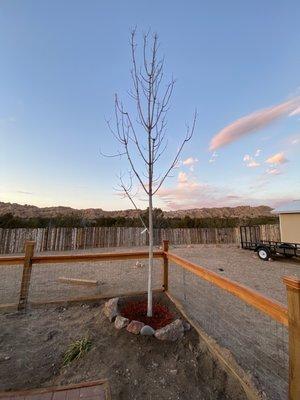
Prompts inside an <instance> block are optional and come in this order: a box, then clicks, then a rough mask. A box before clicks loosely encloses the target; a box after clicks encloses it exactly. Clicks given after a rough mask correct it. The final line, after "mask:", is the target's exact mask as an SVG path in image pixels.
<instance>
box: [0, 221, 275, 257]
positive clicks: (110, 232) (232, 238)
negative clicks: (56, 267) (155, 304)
mask: <svg viewBox="0 0 300 400" xmlns="http://www.w3.org/2000/svg"><path fill="white" fill-rule="evenodd" d="M259 229H260V236H261V239H262V240H272V241H280V231H279V226H278V225H261V226H260V228H259ZM142 231H143V228H126V227H88V228H36V229H25V228H24V229H23V228H17V229H3V228H0V254H16V253H22V252H23V251H24V243H25V241H26V240H34V241H35V242H36V246H35V247H36V251H38V252H43V251H61V250H78V249H86V248H97V247H132V246H146V245H148V235H145V234H142ZM163 239H166V240H169V241H170V242H171V243H172V244H173V245H184V244H186V245H187V244H224V243H236V244H239V243H240V232H239V228H182V229H180V228H178V229H162V228H161V229H154V243H155V245H160V244H161V242H162V240H163Z"/></svg>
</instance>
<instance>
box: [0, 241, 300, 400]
mask: <svg viewBox="0 0 300 400" xmlns="http://www.w3.org/2000/svg"><path fill="white" fill-rule="evenodd" d="M144 249H145V248H141V247H139V248H129V249H126V248H109V249H104V248H103V249H87V250H86V251H87V252H106V251H109V252H113V251H117V252H121V251H136V250H137V251H138V250H144ZM170 251H172V252H174V253H176V254H178V255H179V256H181V257H183V258H186V259H189V260H191V261H193V262H195V263H196V264H198V265H201V266H202V267H205V268H208V269H210V270H212V271H215V272H216V273H218V274H220V275H222V276H226V277H228V278H229V279H232V280H234V281H237V282H240V283H243V284H245V285H246V286H249V287H250V288H253V289H255V290H257V291H258V292H260V293H262V294H264V295H267V296H268V297H270V298H272V299H275V300H277V301H279V302H281V303H283V304H286V302H287V301H286V289H285V286H284V285H283V283H282V276H284V275H293V276H297V277H299V278H300V262H299V260H297V259H285V258H283V257H278V258H277V259H276V260H274V261H267V262H264V261H261V260H260V259H259V258H258V257H257V255H256V253H254V252H252V251H248V250H242V249H240V248H238V247H237V246H236V245H191V246H176V247H174V246H170ZM82 252H83V251H82V250H80V251H77V253H82ZM140 261H141V266H139V267H137V266H136V265H135V261H134V260H130V261H118V262H116V261H114V262H94V263H91V262H89V263H85V262H84V263H77V264H74V265H73V264H58V265H55V264H49V265H41V266H34V267H33V271H32V276H31V285H30V294H29V301H51V300H63V299H69V298H72V297H88V296H94V295H95V296H97V295H118V294H120V293H128V292H132V291H142V290H145V288H146V287H147V261H146V260H140ZM21 271H22V270H21V267H14V266H7V267H6V266H5V267H3V266H2V267H1V268H0V303H2V304H3V303H11V302H16V301H17V299H18V294H19V290H20V279H21ZM60 277H71V278H84V279H92V280H94V279H97V280H98V281H99V285H98V286H96V287H84V286H74V285H66V284H62V283H60V282H59V278H60ZM162 279H163V277H162V261H161V260H155V268H154V271H153V287H154V288H161V285H162ZM169 290H170V292H171V294H172V295H173V296H174V297H176V298H177V299H178V300H179V301H180V302H181V303H182V304H183V306H184V308H185V310H186V312H187V313H188V315H189V317H190V318H192V319H194V320H195V321H196V322H197V323H199V325H200V326H201V327H202V328H203V329H204V331H206V332H207V333H208V334H209V335H210V336H211V337H212V338H214V339H215V340H216V341H217V342H218V343H219V344H220V345H221V346H222V347H223V348H226V349H228V350H229V351H230V352H231V353H232V354H233V356H234V357H235V359H236V360H237V362H238V363H239V364H240V365H241V366H242V368H243V369H244V370H245V371H246V372H249V374H250V375H251V376H252V378H253V380H254V381H255V383H256V385H257V387H258V388H259V390H261V392H262V393H263V394H265V396H266V397H267V398H269V399H272V400H283V399H285V398H286V397H287V388H288V382H287V379H288V332H287V329H286V328H285V327H283V326H282V325H281V324H279V323H276V322H275V321H273V320H272V319H271V318H269V317H267V316H265V315H263V314H262V313H260V312H258V311H256V310H255V309H253V308H252V307H249V306H247V305H246V304H245V303H243V302H242V301H240V300H238V299H237V298H235V297H234V296H231V295H229V294H227V293H226V292H225V291H222V290H221V289H218V288H216V287H214V286H213V285H210V284H208V283H206V282H205V281H202V280H201V279H198V278H196V277H195V276H194V275H192V274H191V273H189V272H187V271H185V270H183V269H182V268H180V267H178V266H176V265H174V264H173V263H171V264H170V266H169ZM70 318H71V317H70ZM45 329H46V328H45Z"/></svg>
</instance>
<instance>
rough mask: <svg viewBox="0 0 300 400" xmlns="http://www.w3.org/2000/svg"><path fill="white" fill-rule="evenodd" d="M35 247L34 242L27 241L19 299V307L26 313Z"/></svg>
mask: <svg viewBox="0 0 300 400" xmlns="http://www.w3.org/2000/svg"><path fill="white" fill-rule="evenodd" d="M34 245H35V242H34V241H26V242H25V258H24V266H23V274H22V282H21V290H20V298H19V305H18V310H19V311H24V310H26V307H27V300H28V293H29V285H30V276H31V269H32V257H33V253H34Z"/></svg>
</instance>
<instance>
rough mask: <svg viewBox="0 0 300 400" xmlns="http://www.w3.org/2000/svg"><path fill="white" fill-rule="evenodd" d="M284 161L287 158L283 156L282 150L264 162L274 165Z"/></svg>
mask: <svg viewBox="0 0 300 400" xmlns="http://www.w3.org/2000/svg"><path fill="white" fill-rule="evenodd" d="M286 162H288V160H287V159H286V158H285V156H284V154H283V152H282V153H276V154H274V155H273V156H271V157H269V158H267V159H266V163H268V164H274V165H278V164H284V163H286Z"/></svg>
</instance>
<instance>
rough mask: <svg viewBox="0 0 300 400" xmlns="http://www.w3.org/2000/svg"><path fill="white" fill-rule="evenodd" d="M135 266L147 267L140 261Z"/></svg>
mask: <svg viewBox="0 0 300 400" xmlns="http://www.w3.org/2000/svg"><path fill="white" fill-rule="evenodd" d="M135 266H136V268H143V267H144V266H145V264H144V263H142V262H140V261H137V262H136V263H135Z"/></svg>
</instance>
